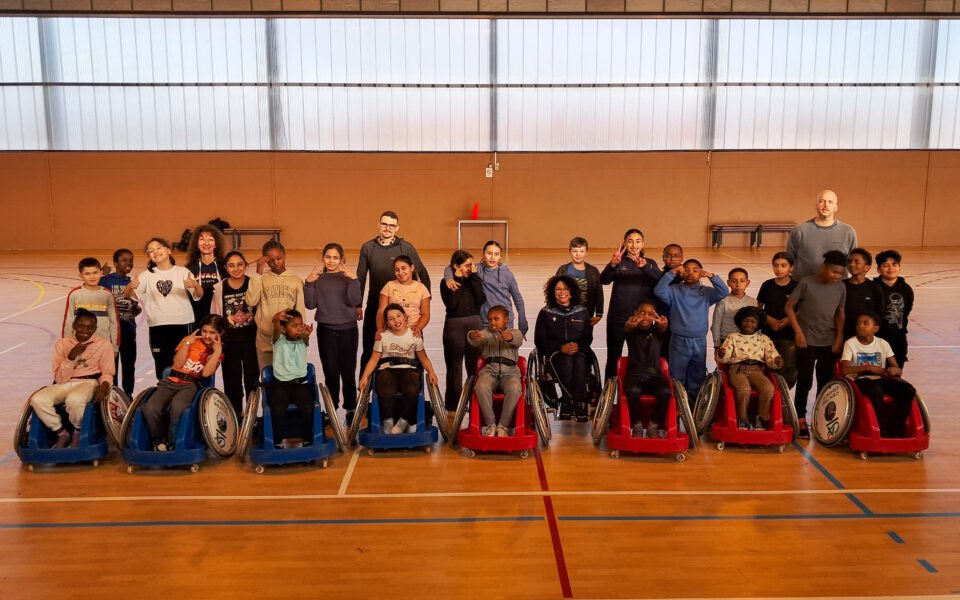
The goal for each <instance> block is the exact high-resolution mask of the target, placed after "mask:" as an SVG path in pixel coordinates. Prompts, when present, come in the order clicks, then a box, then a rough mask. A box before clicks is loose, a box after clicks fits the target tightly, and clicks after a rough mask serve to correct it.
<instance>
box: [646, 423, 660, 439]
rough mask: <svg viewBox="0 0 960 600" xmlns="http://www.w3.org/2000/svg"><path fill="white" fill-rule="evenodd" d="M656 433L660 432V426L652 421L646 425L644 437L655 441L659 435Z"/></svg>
mask: <svg viewBox="0 0 960 600" xmlns="http://www.w3.org/2000/svg"><path fill="white" fill-rule="evenodd" d="M658 431H660V426H659V425H657V424H656V423H654V422H653V421H650V422H649V423H648V424H647V431H646V434H647V435H646V436H645V437H648V438H650V439H656V438H657V437H659V436H660V434H659V433H657V432H658Z"/></svg>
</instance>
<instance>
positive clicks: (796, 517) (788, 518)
mask: <svg viewBox="0 0 960 600" xmlns="http://www.w3.org/2000/svg"><path fill="white" fill-rule="evenodd" d="M936 518H960V512H944V513H869V514H867V513H838V514H810V515H802V514H801V515H628V516H622V515H613V516H589V517H557V520H559V521H611V522H623V521H815V520H818V519H821V520H836V519H936Z"/></svg>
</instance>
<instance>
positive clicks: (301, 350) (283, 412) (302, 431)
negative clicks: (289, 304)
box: [267, 309, 314, 447]
mask: <svg viewBox="0 0 960 600" xmlns="http://www.w3.org/2000/svg"><path fill="white" fill-rule="evenodd" d="M311 333H313V326H312V325H304V324H303V315H302V314H300V312H298V311H296V310H292V309H288V310H285V311H281V312H278V313H277V314H275V315H273V334H272V335H273V382H271V383H269V384H267V385H268V387H269V388H270V396H269V398H270V414H271V416H272V417H273V439H274V441H275V442H277V446H278V447H280V441H281V440H282V439H283V436H284V434H290V435H292V434H293V432H294V431H296V432H298V433H299V435H300V439H301V440H302V442H303V445H304V446H308V445H310V443H311V442H312V441H313V417H314V415H313V398H314V396H313V393H314V392H313V385H312V384H310V383H308V382H307V345H308V344H309V343H310V334H311ZM290 404H293V405H295V406H296V407H297V412H296V415H293V416H290V415H288V414H287V406H289V405H290ZM298 421H299V423H298ZM288 437H289V436H288Z"/></svg>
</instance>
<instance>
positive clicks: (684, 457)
mask: <svg viewBox="0 0 960 600" xmlns="http://www.w3.org/2000/svg"><path fill="white" fill-rule="evenodd" d="M685 460H687V455H686V454H684V453H683V452H680V453H679V454H677V462H683V461H685Z"/></svg>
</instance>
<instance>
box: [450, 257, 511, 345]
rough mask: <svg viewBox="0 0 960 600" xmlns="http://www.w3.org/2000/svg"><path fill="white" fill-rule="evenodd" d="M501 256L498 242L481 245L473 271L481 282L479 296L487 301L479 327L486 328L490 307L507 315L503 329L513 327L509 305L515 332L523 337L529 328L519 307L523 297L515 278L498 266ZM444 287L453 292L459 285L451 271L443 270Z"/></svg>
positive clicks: (481, 310)
mask: <svg viewBox="0 0 960 600" xmlns="http://www.w3.org/2000/svg"><path fill="white" fill-rule="evenodd" d="M502 255H503V247H502V246H501V245H500V242H497V241H494V240H490V241H488V242H487V243H486V244H484V245H483V262H482V263H481V264H480V267H479V269H478V270H477V276H478V277H479V278H480V281H482V282H483V293H484V294H485V295H486V296H487V301H486V302H484V303H483V306H481V307H480V320H481V321H483V326H484V327H487V326H488V325H489V323H488V322H487V315H488V314H490V309H491V308H492V307H494V306H502V307H503V308H504V309H506V311H507V315H508V316H507V323H506V326H507V327H513V323H514V320H513V316H514V315H513V314H512V313H511V312H510V306H511V304H510V302H511V300H512V301H513V306H514V307H515V308H516V311H517V312H516V318H517V320H516V323H517V328H518V329H519V330H520V332H521V333H523V335H527V330H528V329H529V326H528V325H527V313H526V308H524V306H523V296H521V295H520V286H519V285H517V278H516V277H514V276H513V272H511V271H510V267H508V266H506V265H501V264H500V257H501V256H502ZM443 279H444V283H445V284H446V286H447V287H448V288H450V289H451V290H453V291H457V289H459V288H460V284H458V283H457V282H456V281H454V280H453V269H451V268H450V267H447V268H446V269H444V270H443Z"/></svg>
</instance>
